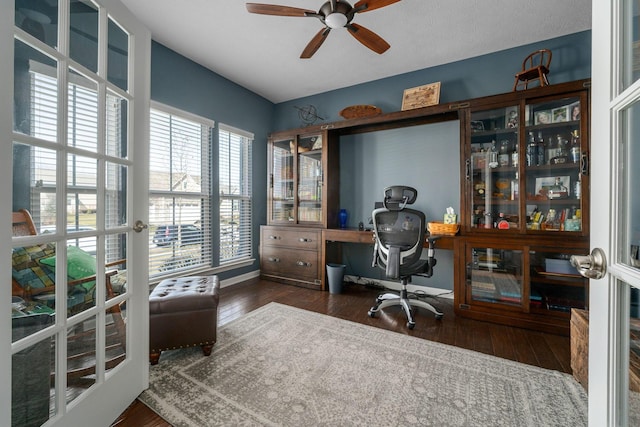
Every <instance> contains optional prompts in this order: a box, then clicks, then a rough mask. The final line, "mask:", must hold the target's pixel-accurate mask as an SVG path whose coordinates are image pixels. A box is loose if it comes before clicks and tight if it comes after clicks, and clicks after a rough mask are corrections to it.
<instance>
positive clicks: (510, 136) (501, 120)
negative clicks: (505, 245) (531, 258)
mask: <svg viewBox="0 0 640 427" xmlns="http://www.w3.org/2000/svg"><path fill="white" fill-rule="evenodd" d="M519 125H520V120H519V107H518V106H517V105H513V106H510V107H506V108H497V109H493V110H485V111H476V112H472V113H471V152H470V160H469V161H468V163H469V164H468V169H469V171H470V174H469V177H470V180H471V191H470V193H471V200H470V206H471V207H472V212H471V216H470V218H471V224H469V226H470V227H471V228H487V229H501V230H509V229H518V228H519V227H520V216H519V212H518V207H519V202H518V199H519V193H520V191H519V177H518V170H519V169H518V167H519V163H520V158H521V157H520V152H519V149H518V129H519V127H520V126H519Z"/></svg>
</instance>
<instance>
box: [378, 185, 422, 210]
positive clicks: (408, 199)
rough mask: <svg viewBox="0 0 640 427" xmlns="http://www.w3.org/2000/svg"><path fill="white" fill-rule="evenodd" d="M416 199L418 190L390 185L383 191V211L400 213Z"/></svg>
mask: <svg viewBox="0 0 640 427" xmlns="http://www.w3.org/2000/svg"><path fill="white" fill-rule="evenodd" d="M417 198H418V190H416V189H415V188H413V187H408V186H406V185H392V186H390V187H387V188H385V189H384V201H383V202H382V204H383V205H384V207H385V209H388V210H390V211H401V210H402V209H404V208H405V206H407V205H412V204H413V203H414V202H415V201H416V199H417Z"/></svg>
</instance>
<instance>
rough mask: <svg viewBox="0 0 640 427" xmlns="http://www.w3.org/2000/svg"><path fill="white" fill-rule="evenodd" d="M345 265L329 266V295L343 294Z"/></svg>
mask: <svg viewBox="0 0 640 427" xmlns="http://www.w3.org/2000/svg"><path fill="white" fill-rule="evenodd" d="M345 268H347V266H346V265H344V264H327V282H329V293H330V294H339V293H341V292H342V282H343V280H344V269H345Z"/></svg>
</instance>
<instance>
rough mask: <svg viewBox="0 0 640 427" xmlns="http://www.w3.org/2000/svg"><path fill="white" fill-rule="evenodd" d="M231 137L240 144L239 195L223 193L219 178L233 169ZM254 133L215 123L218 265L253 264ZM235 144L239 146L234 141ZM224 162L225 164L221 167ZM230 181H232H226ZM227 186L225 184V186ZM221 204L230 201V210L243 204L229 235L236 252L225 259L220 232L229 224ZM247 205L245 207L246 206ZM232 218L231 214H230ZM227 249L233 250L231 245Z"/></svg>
mask: <svg viewBox="0 0 640 427" xmlns="http://www.w3.org/2000/svg"><path fill="white" fill-rule="evenodd" d="M222 133H228V134H229V138H228V139H225V138H223V137H222ZM231 135H234V136H235V137H236V138H233V139H237V138H239V139H240V141H239V144H240V145H241V146H240V147H239V148H238V147H235V148H236V152H238V151H239V156H238V158H237V162H238V163H240V165H239V166H240V169H241V170H240V172H239V174H238V176H236V177H235V178H236V179H237V183H238V189H239V191H238V193H237V194H234V193H235V192H229V194H227V193H225V192H224V190H223V178H222V177H221V176H220V174H221V171H226V170H231V169H232V167H233V166H234V165H233V164H231V163H232V160H231V158H232V154H231V150H230V148H231V145H232V144H233V143H234V141H233V139H232V138H231ZM254 139H255V138H254V134H253V133H251V132H247V131H245V130H242V129H238V128H235V127H233V126H229V125H227V124H224V123H219V124H218V185H219V189H218V190H219V191H218V192H219V205H218V212H219V229H218V231H219V236H220V242H219V245H218V246H219V254H218V262H219V265H220V266H225V265H234V266H235V265H236V264H238V263H247V262H253V261H254V254H253V241H254V233H253V204H254V203H253V150H252V146H253V141H254ZM224 143H228V144H229V149H228V150H223V144H224ZM236 143H238V142H237V141H236ZM224 152H228V154H229V155H228V156H227V157H226V158H225V157H224V156H223V153H224ZM223 162H225V165H223ZM229 181H231V178H229ZM227 184H228V183H227ZM224 201H230V202H231V206H232V210H233V206H235V204H236V203H237V202H239V203H240V204H241V205H243V206H242V207H241V208H240V210H241V212H240V213H239V216H240V224H238V226H237V227H233V225H232V226H231V227H232V231H231V235H232V236H235V235H239V237H238V245H237V246H238V249H237V251H239V252H234V254H233V256H229V257H225V252H227V251H225V250H224V249H225V248H224V247H223V242H222V236H223V233H227V231H226V230H223V227H228V225H229V222H226V221H225V220H224V219H223V214H225V212H223V208H222V207H223V205H224ZM247 205H248V206H247ZM232 216H233V213H232ZM232 240H234V239H233V238H232ZM231 246H232V248H231V249H230V250H232V251H234V249H233V246H234V245H233V244H232V245H231Z"/></svg>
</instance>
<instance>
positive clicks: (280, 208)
mask: <svg viewBox="0 0 640 427" xmlns="http://www.w3.org/2000/svg"><path fill="white" fill-rule="evenodd" d="M295 149H296V143H295V141H294V140H293V139H290V140H284V141H274V142H273V152H272V153H271V156H272V160H271V168H272V169H271V180H272V184H271V191H272V194H271V196H272V197H271V203H272V205H271V220H272V221H274V222H289V221H295V216H294V207H295V205H294V195H295V193H294V185H295V181H294V178H293V172H294V165H293V154H292V152H294V151H295Z"/></svg>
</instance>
